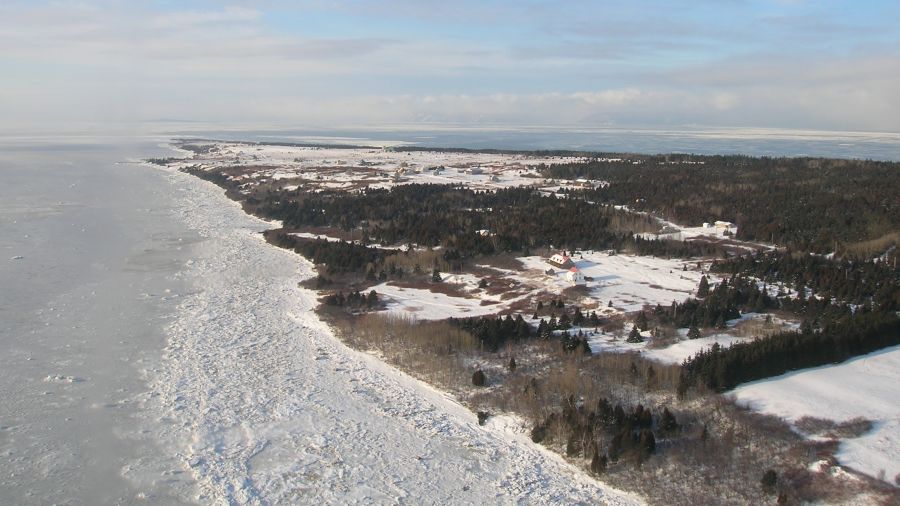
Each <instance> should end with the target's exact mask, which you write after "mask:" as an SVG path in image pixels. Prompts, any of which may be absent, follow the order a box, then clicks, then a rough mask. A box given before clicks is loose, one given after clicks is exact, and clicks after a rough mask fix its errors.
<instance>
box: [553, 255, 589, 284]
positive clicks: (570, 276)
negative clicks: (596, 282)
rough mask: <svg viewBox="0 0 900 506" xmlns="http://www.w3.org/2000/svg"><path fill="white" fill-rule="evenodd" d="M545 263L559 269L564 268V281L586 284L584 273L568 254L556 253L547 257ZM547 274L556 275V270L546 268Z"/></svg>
mask: <svg viewBox="0 0 900 506" xmlns="http://www.w3.org/2000/svg"><path fill="white" fill-rule="evenodd" d="M547 263H548V264H550V265H552V266H554V267H557V268H559V269H565V270H566V274H565V278H566V281H568V282H569V284H571V285H572V286H584V285H585V284H587V281H586V280H585V278H584V274H583V273H582V272H581V271H580V270H579V269H578V267H576V266H575V262H573V261H572V259H571V258H569V257H568V255H565V254H563V253H556V254H554V255H552V256H551V257H550V258H548V259H547ZM547 274H552V275H554V276H555V275H556V272H555V271H553V269H548V270H547Z"/></svg>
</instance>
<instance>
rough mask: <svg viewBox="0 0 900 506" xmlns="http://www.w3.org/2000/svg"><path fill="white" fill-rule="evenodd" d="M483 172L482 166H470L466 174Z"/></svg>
mask: <svg viewBox="0 0 900 506" xmlns="http://www.w3.org/2000/svg"><path fill="white" fill-rule="evenodd" d="M481 173H482V170H481V167H469V168H468V169H466V174H472V175H478V174H481Z"/></svg>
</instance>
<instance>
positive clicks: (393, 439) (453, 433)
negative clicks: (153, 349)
mask: <svg viewBox="0 0 900 506" xmlns="http://www.w3.org/2000/svg"><path fill="white" fill-rule="evenodd" d="M160 170H166V169H160ZM169 174H170V175H169V177H170V181H171V183H172V185H173V188H175V189H177V196H176V197H175V198H176V199H177V201H178V202H179V211H178V212H180V213H182V214H183V217H184V219H185V220H186V222H187V223H188V225H189V226H190V227H191V228H193V229H194V230H196V231H197V232H198V233H199V234H200V235H201V236H202V237H203V238H204V239H205V240H204V241H202V242H201V243H200V244H198V245H196V246H195V248H196V249H197V253H196V255H195V259H194V260H192V261H191V265H190V266H189V268H188V269H187V270H186V276H187V277H188V279H187V281H188V282H189V283H190V284H191V285H193V287H194V291H193V293H192V294H190V295H188V296H186V297H184V299H183V302H182V303H181V305H180V307H179V316H178V318H177V319H176V321H175V322H174V323H173V324H172V325H171V326H170V327H169V329H168V343H167V346H166V349H165V351H164V356H163V360H162V362H161V364H160V366H159V367H158V368H157V369H156V370H155V371H153V372H152V374H151V377H150V378H149V380H150V387H151V392H152V395H151V397H150V400H149V401H148V402H149V403H150V406H148V409H150V410H151V412H152V413H153V414H154V416H155V417H156V419H157V420H158V421H160V422H162V424H161V426H162V427H164V428H163V429H162V432H163V433H162V434H161V436H162V442H163V444H165V445H168V446H170V447H171V448H172V451H173V452H175V453H176V454H177V457H178V458H179V460H180V461H181V462H182V464H183V466H184V467H185V468H186V469H189V470H190V473H191V474H192V475H193V479H194V481H195V482H196V485H195V487H196V490H195V492H194V493H195V497H194V499H195V500H197V501H199V502H201V503H204V504H277V503H288V504H291V503H306V502H313V501H316V502H324V503H343V504H346V503H361V502H365V503H371V502H376V503H383V502H390V503H429V504H445V503H454V504H456V503H477V502H483V501H487V502H489V503H540V504H546V503H560V502H566V503H586V504H598V503H607V504H613V505H624V504H640V503H642V501H641V499H640V498H638V497H635V496H632V495H628V494H626V493H622V492H619V491H616V490H613V489H611V488H609V487H606V486H604V485H603V484H602V483H600V482H598V481H595V480H593V479H592V478H590V477H589V476H587V475H585V474H584V473H583V472H582V471H580V470H578V469H576V468H575V467H574V466H571V465H569V464H567V463H566V462H565V461H563V460H562V459H561V458H560V457H559V456H557V455H555V454H552V453H550V452H549V451H547V450H544V449H543V448H541V447H539V446H537V445H534V444H533V443H531V441H530V440H528V438H527V437H526V436H525V435H523V434H521V433H519V432H516V431H514V430H510V429H509V427H508V425H504V424H503V423H500V422H495V423H494V424H492V425H491V424H489V426H487V427H480V426H478V424H477V422H476V417H475V416H474V414H473V413H471V412H470V411H468V410H467V409H465V408H464V407H463V406H461V405H459V404H458V403H456V402H455V401H454V400H452V399H450V398H449V397H448V396H446V395H444V394H442V393H440V392H437V391H435V390H434V389H432V388H430V387H429V386H428V385H426V384H424V383H422V382H420V381H418V380H415V379H413V378H411V377H409V376H407V375H405V374H404V373H402V372H400V371H398V370H396V369H394V368H392V367H390V366H388V365H386V364H384V363H382V362H380V361H379V360H377V359H376V358H374V357H372V356H370V355H367V354H365V353H360V352H357V351H354V350H351V349H349V348H348V347H346V346H345V345H344V344H343V343H341V342H340V341H339V340H337V338H336V337H335V336H334V335H333V334H332V332H331V330H330V329H329V328H328V327H327V326H326V325H325V324H323V323H322V322H321V321H320V320H319V319H318V317H317V316H316V314H315V312H314V308H315V305H316V299H315V294H314V293H313V292H311V291H309V290H306V289H302V288H299V287H298V282H299V281H301V280H302V279H306V278H308V277H310V276H313V275H314V272H313V269H312V266H311V265H310V264H309V262H307V261H305V260H304V259H302V258H301V257H299V256H298V255H296V254H294V253H291V252H288V251H285V250H282V249H279V248H275V247H273V246H270V245H268V244H266V243H265V242H264V241H263V239H262V237H261V235H260V232H261V231H263V230H265V229H267V228H271V226H272V225H271V224H270V223H266V222H264V221H262V220H259V219H256V218H253V217H251V216H248V215H246V214H245V213H244V212H243V211H242V210H241V208H240V206H239V205H238V204H237V203H235V202H233V201H231V200H228V199H227V198H226V197H225V195H224V192H223V191H222V190H221V189H219V188H218V187H216V186H214V185H213V184H211V183H207V182H204V181H202V180H200V179H197V178H194V177H193V176H189V175H187V174H183V173H179V172H175V171H169ZM157 426H160V425H157Z"/></svg>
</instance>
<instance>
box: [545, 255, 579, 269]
mask: <svg viewBox="0 0 900 506" xmlns="http://www.w3.org/2000/svg"><path fill="white" fill-rule="evenodd" d="M547 263H548V264H550V265H552V266H553V267H557V268H560V269H568V268H570V267H575V263H574V262H572V259H571V258H569V257H567V256H566V255H563V254H561V253H556V254H554V255H553V256H551V257H550V258H548V259H547Z"/></svg>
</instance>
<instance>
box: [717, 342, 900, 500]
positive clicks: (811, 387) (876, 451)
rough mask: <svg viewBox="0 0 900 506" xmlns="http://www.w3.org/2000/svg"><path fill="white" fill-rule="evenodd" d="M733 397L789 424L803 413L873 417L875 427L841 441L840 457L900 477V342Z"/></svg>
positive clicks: (743, 388)
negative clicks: (783, 419)
mask: <svg viewBox="0 0 900 506" xmlns="http://www.w3.org/2000/svg"><path fill="white" fill-rule="evenodd" d="M734 395H735V397H736V398H737V400H738V402H740V403H742V404H745V405H748V406H750V407H752V408H753V409H755V410H757V411H760V412H763V413H768V414H772V415H776V416H780V417H783V418H785V419H787V420H788V421H790V422H796V421H797V420H799V419H801V418H803V417H805V416H809V417H815V418H824V419H828V420H832V421H835V422H843V421H847V420H851V419H854V418H857V417H862V418H866V419H868V420H871V421H872V422H874V426H873V428H872V430H871V431H869V432H868V433H866V434H864V435H862V436H860V437H856V438H851V439H843V440H841V444H840V450H839V451H838V454H837V458H838V460H839V461H840V463H841V464H842V465H845V466H847V467H850V468H853V469H856V470H857V471H860V472H863V473H866V474H869V475H871V476H875V477H881V478H883V479H885V480H886V481H888V482H891V483H895V477H898V475H900V346H894V347H892V348H888V349H885V350H882V351H878V352H875V353H871V354H869V355H865V356H862V357H858V358H855V359H852V360H849V361H847V362H844V363H841V364H837V365H829V366H823V367H817V368H814V369H805V370H802V371H798V372H792V373H788V374H784V375H782V376H778V377H776V378H770V379H767V380H762V381H757V382H754V383H749V384H746V385H744V386H741V387H738V388H737V389H735V390H734Z"/></svg>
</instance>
